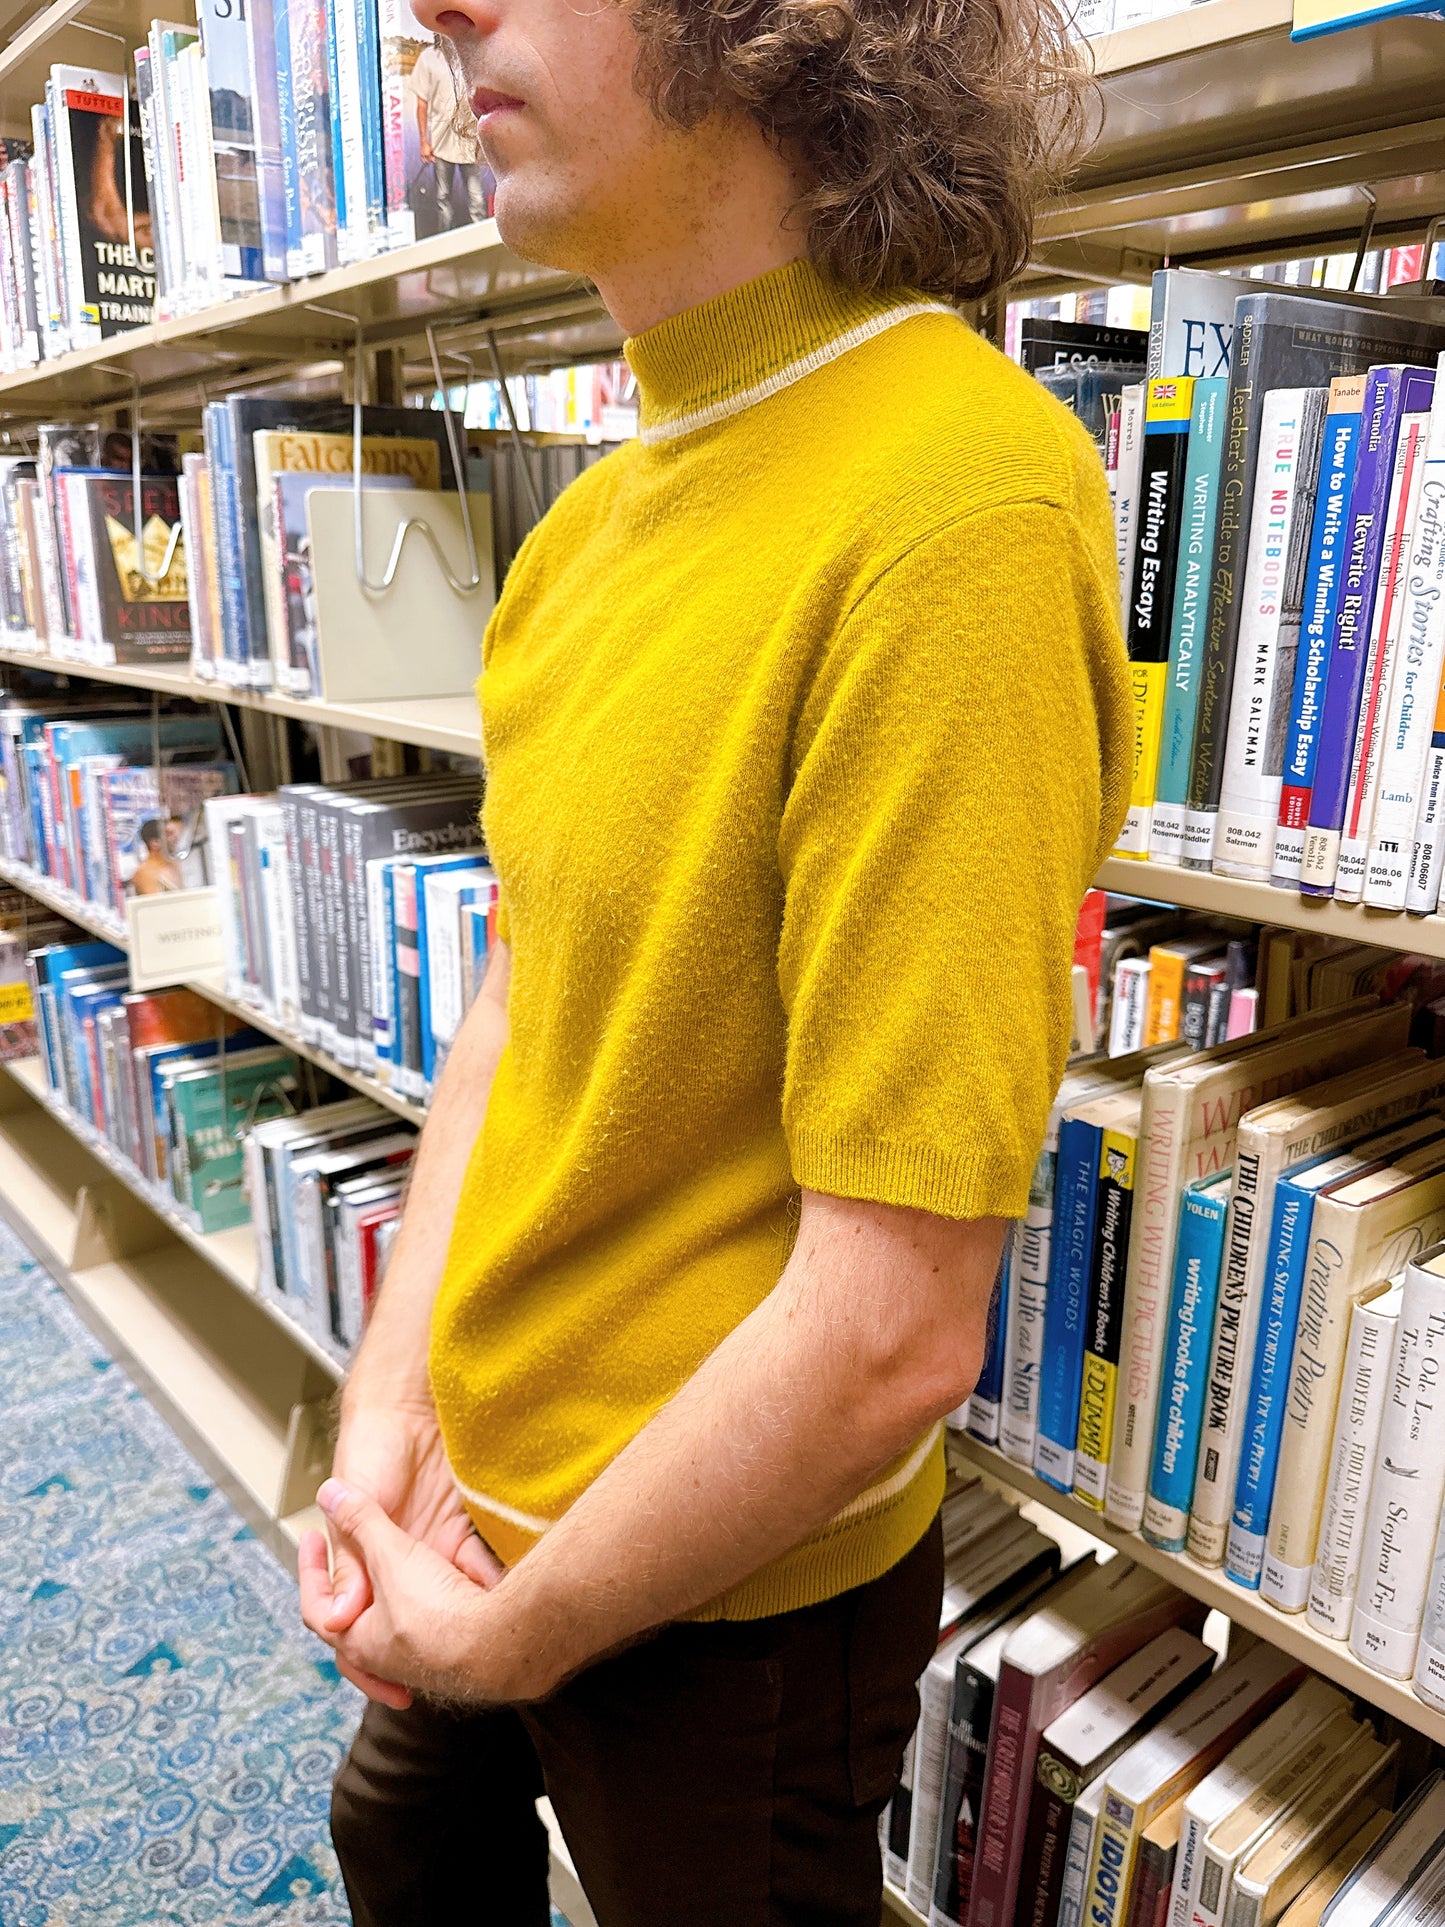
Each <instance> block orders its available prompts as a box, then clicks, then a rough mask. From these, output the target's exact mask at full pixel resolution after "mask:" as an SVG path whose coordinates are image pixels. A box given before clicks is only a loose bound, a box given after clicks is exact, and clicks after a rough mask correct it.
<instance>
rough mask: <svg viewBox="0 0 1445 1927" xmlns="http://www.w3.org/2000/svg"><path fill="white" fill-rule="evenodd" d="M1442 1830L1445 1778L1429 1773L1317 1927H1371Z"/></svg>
mask: <svg viewBox="0 0 1445 1927" xmlns="http://www.w3.org/2000/svg"><path fill="white" fill-rule="evenodd" d="M1442 1832H1445V1782H1442V1779H1441V1774H1440V1770H1439V1768H1438V1767H1437V1768H1436V1769H1435V1771H1434V1772H1432V1773H1427V1774H1426V1775H1425V1777H1424V1779H1423V1780H1421V1781H1420V1783H1419V1785H1418V1786H1417V1787H1416V1788H1415V1790H1414V1791H1413V1792H1412V1793H1411V1794H1410V1796H1409V1798H1408V1799H1407V1800H1405V1801H1403V1802H1402V1803H1401V1805H1400V1807H1399V1809H1398V1811H1397V1812H1396V1813H1395V1814H1394V1816H1393V1818H1391V1819H1390V1820H1389V1822H1388V1823H1387V1825H1386V1826H1385V1828H1384V1830H1383V1831H1382V1832H1381V1833H1380V1834H1379V1835H1378V1836H1377V1837H1376V1839H1375V1841H1374V1844H1373V1845H1372V1846H1370V1847H1369V1848H1368V1849H1367V1850H1366V1852H1365V1854H1364V1857H1363V1858H1362V1859H1361V1860H1360V1861H1358V1862H1357V1863H1356V1865H1355V1867H1354V1868H1353V1869H1352V1871H1351V1872H1350V1873H1349V1874H1348V1876H1347V1877H1346V1879H1345V1882H1344V1884H1343V1885H1342V1886H1341V1888H1340V1889H1339V1892H1338V1893H1336V1894H1335V1896H1334V1897H1333V1899H1331V1900H1330V1901H1328V1902H1327V1903H1326V1906H1325V1909H1324V1911H1323V1913H1322V1914H1321V1915H1320V1927H1327V1923H1328V1924H1329V1927H1372V1923H1373V1922H1375V1921H1376V1920H1378V1919H1380V1918H1381V1916H1382V1915H1383V1913H1384V1911H1385V1909H1386V1908H1387V1907H1388V1906H1389V1904H1390V1903H1391V1901H1393V1900H1394V1898H1395V1896H1396V1894H1397V1893H1398V1892H1399V1890H1400V1889H1401V1888H1402V1887H1403V1886H1404V1885H1405V1884H1406V1883H1407V1882H1408V1880H1409V1878H1410V1876H1411V1874H1412V1873H1413V1872H1414V1870H1415V1869H1416V1867H1418V1866H1419V1865H1420V1864H1421V1862H1422V1861H1423V1860H1425V1859H1426V1857H1427V1856H1428V1855H1429V1854H1430V1853H1431V1852H1432V1851H1433V1850H1434V1848H1435V1845H1436V1843H1437V1842H1438V1840H1439V1839H1440V1836H1441V1834H1442Z"/></svg>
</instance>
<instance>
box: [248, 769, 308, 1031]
mask: <svg viewBox="0 0 1445 1927" xmlns="http://www.w3.org/2000/svg"><path fill="white" fill-rule="evenodd" d="M256 840H257V844H258V847H259V851H260V857H261V891H262V896H263V898H264V901H265V905H266V930H265V938H266V943H267V946H268V948H269V950H270V954H271V983H272V986H273V989H274V996H273V998H272V1003H273V1005H274V1010H275V1015H276V1016H277V1018H278V1019H279V1020H280V1021H281V1022H282V1023H283V1024H285V1025H287V1026H288V1027H289V1028H290V1029H292V1030H296V1029H299V1027H300V1023H301V979H300V968H299V965H298V962H297V957H296V899H295V896H294V893H293V891H292V887H291V872H290V857H289V855H288V854H287V850H286V819H285V815H284V813H283V811H282V809H281V806H280V804H279V803H277V804H274V805H268V806H267V807H266V808H265V809H262V810H258V811H257V814H256Z"/></svg>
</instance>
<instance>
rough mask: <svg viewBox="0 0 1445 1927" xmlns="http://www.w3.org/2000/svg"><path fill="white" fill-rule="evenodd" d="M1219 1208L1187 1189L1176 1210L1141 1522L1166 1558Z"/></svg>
mask: <svg viewBox="0 0 1445 1927" xmlns="http://www.w3.org/2000/svg"><path fill="white" fill-rule="evenodd" d="M1227 1206H1228V1200H1227V1198H1225V1197H1224V1196H1223V1195H1222V1194H1217V1193H1216V1194H1213V1195H1210V1196H1202V1195H1201V1194H1200V1193H1198V1192H1196V1191H1193V1190H1189V1191H1186V1192H1185V1194H1184V1201H1183V1204H1182V1206H1181V1209H1180V1217H1179V1246H1178V1251H1177V1253H1176V1255H1175V1261H1174V1288H1173V1292H1172V1294H1171V1298H1170V1305H1169V1324H1168V1335H1167V1337H1166V1340H1165V1354H1164V1361H1165V1362H1164V1382H1163V1386H1162V1389H1161V1393H1160V1403H1159V1418H1158V1423H1157V1425H1156V1427H1155V1432H1154V1458H1153V1464H1152V1466H1151V1468H1150V1473H1149V1496H1148V1499H1147V1501H1146V1502H1145V1506H1144V1520H1143V1533H1144V1537H1145V1538H1146V1539H1147V1540H1148V1541H1149V1542H1150V1544H1151V1545H1156V1546H1161V1547H1163V1548H1164V1550H1165V1551H1167V1552H1183V1550H1184V1543H1185V1539H1186V1538H1187V1536H1188V1532H1189V1508H1190V1505H1191V1503H1192V1501H1193V1498H1194V1475H1195V1468H1196V1466H1197V1465H1198V1461H1199V1437H1200V1432H1201V1431H1202V1429H1203V1425H1204V1392H1205V1384H1206V1380H1207V1377H1208V1365H1209V1346H1210V1339H1211V1336H1212V1334H1213V1331H1214V1311H1215V1306H1216V1303H1217V1301H1218V1297H1219V1273H1220V1268H1221V1265H1222V1263H1223V1258H1224V1227H1225V1219H1226V1217H1227Z"/></svg>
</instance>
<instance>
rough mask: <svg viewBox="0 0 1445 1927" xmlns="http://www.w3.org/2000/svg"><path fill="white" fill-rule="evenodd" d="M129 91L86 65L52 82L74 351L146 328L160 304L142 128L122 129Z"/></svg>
mask: <svg viewBox="0 0 1445 1927" xmlns="http://www.w3.org/2000/svg"><path fill="white" fill-rule="evenodd" d="M128 92H129V90H128V88H127V87H126V85H125V82H124V81H123V80H122V78H121V76H120V75H119V74H115V73H105V72H102V71H98V70H90V69H86V68H84V67H69V66H63V65H61V66H54V67H52V68H51V70H50V80H49V81H48V82H47V95H48V96H49V97H50V98H51V101H52V110H51V111H52V115H53V125H54V130H55V137H56V153H57V160H58V167H57V178H56V181H55V183H54V185H55V188H56V202H57V206H58V209H59V216H60V219H59V229H60V247H61V256H62V260H63V262H64V278H65V282H66V305H67V311H68V315H69V341H68V344H67V345H68V346H70V347H72V348H82V347H92V346H94V345H95V344H96V343H98V342H100V341H103V340H108V339H109V338H110V337H111V336H113V335H117V334H120V333H121V332H123V331H124V330H125V329H127V328H135V327H140V326H142V325H143V324H144V323H146V322H148V321H149V320H150V319H151V312H152V308H153V305H154V302H155V275H154V273H153V272H152V271H151V265H150V260H149V256H150V253H151V248H150V218H149V210H148V208H147V205H146V195H145V156H144V154H143V152H142V149H141V142H140V126H139V122H138V120H137V119H135V118H134V117H133V118H132V120H131V123H130V125H129V127H128V128H125V129H124V130H123V128H122V120H121V115H122V111H123V103H124V100H125V98H126V96H127V94H128ZM127 142H128V143H129V146H130V166H129V170H127V167H126V160H125V147H126V144H127ZM127 184H129V188H130V200H129V202H127V200H126V188H127ZM132 235H133V236H134V240H133V241H132Z"/></svg>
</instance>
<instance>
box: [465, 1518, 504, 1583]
mask: <svg viewBox="0 0 1445 1927" xmlns="http://www.w3.org/2000/svg"><path fill="white" fill-rule="evenodd" d="M452 1564H453V1565H454V1566H455V1567H456V1569H457V1571H458V1572H459V1573H461V1574H462V1575H463V1577H464V1578H467V1579H470V1580H471V1581H472V1583H473V1584H474V1585H478V1586H486V1587H487V1588H488V1589H490V1588H491V1587H493V1586H495V1585H496V1583H497V1581H498V1580H499V1579H500V1578H501V1577H502V1574H503V1573H504V1572H505V1571H506V1567H505V1566H504V1565H503V1564H502V1562H501V1560H500V1559H498V1557H497V1556H496V1554H495V1553H494V1552H493V1551H492V1549H491V1547H490V1546H489V1545H488V1544H487V1542H486V1540H485V1539H479V1538H478V1537H477V1535H476V1533H475V1532H473V1533H470V1534H469V1535H468V1537H467V1538H465V1539H463V1541H462V1543H461V1544H460V1545H459V1546H458V1547H457V1549H456V1551H455V1553H454V1554H453V1555H452Z"/></svg>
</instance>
